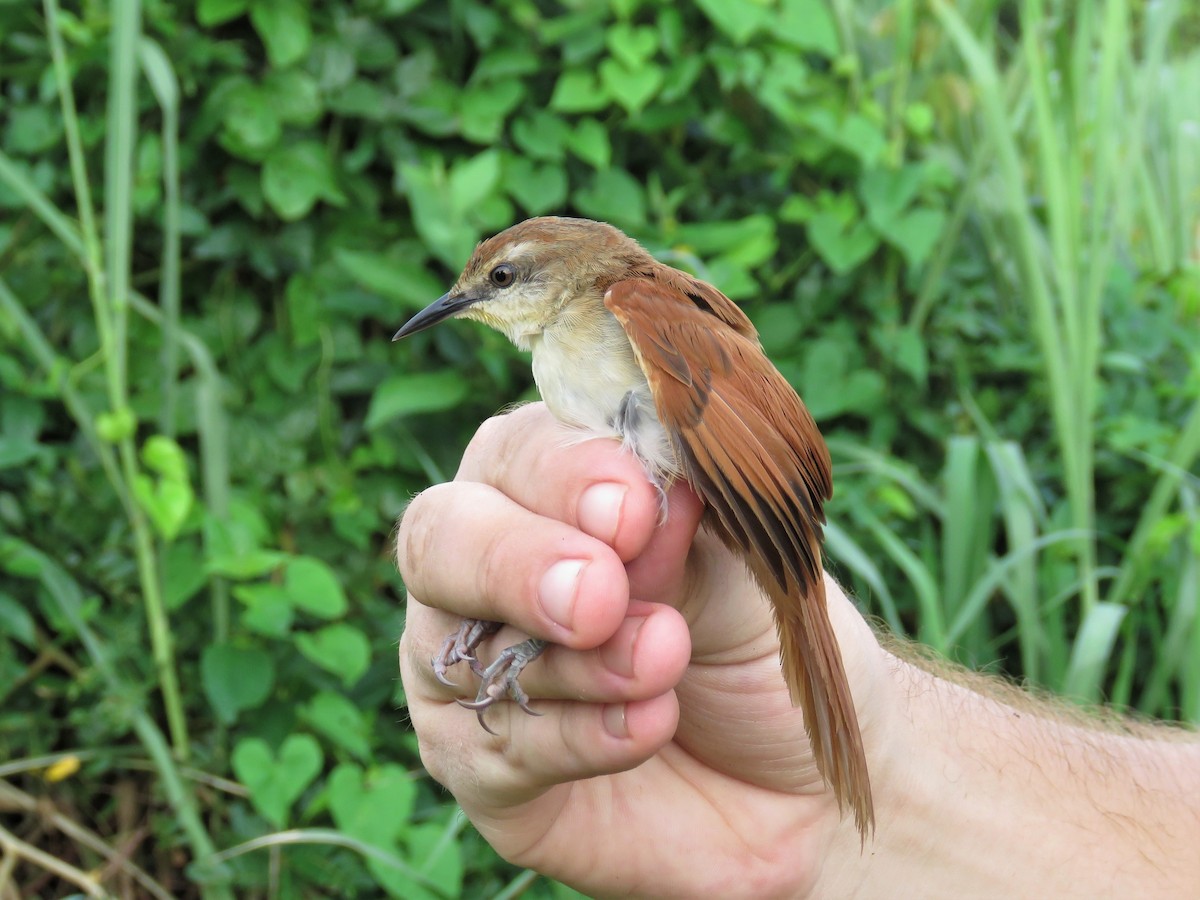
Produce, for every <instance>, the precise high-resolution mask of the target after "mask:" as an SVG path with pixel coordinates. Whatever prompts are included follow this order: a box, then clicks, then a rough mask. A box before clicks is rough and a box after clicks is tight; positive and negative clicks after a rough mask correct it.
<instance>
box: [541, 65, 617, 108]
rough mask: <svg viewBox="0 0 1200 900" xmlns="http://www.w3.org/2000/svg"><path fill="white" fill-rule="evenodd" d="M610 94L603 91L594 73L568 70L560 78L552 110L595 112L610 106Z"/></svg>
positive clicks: (551, 101)
mask: <svg viewBox="0 0 1200 900" xmlns="http://www.w3.org/2000/svg"><path fill="white" fill-rule="evenodd" d="M608 100H609V97H608V92H607V91H605V90H603V89H601V87H600V85H599V84H598V83H597V82H596V76H595V74H593V73H592V72H587V71H584V70H582V69H568V70H567V71H565V72H563V73H562V74H561V75H559V76H558V82H557V83H556V84H555V85H554V93H553V94H552V95H551V96H550V108H551V109H557V110H559V111H560V112H567V113H574V112H595V111H596V110H598V109H604V107H606V106H608Z"/></svg>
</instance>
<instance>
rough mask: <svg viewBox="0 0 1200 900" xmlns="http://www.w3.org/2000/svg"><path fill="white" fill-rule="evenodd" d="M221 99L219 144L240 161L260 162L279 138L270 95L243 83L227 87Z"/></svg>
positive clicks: (281, 129)
mask: <svg viewBox="0 0 1200 900" xmlns="http://www.w3.org/2000/svg"><path fill="white" fill-rule="evenodd" d="M223 99H224V105H223V115H222V119H221V125H222V128H223V131H222V144H223V145H224V146H225V148H226V149H227V150H229V152H231V153H233V154H235V155H237V156H240V157H242V158H243V159H250V160H254V161H258V160H260V159H262V157H263V155H264V154H265V153H266V151H267V150H270V149H271V148H272V147H274V146H275V144H276V143H278V141H279V139H280V137H282V136H283V126H282V125H280V122H279V116H278V115H276V112H275V105H274V104H273V103H272V102H271V97H270V95H269V94H268V93H267V92H265V91H264V90H262V88H260V87H259V86H258V85H256V84H252V83H250V82H249V81H244V80H243V81H240V82H239V83H237V84H236V85H235V86H233V87H232V88H230V89H229V91H228V92H227V93H225V94H224V98H223Z"/></svg>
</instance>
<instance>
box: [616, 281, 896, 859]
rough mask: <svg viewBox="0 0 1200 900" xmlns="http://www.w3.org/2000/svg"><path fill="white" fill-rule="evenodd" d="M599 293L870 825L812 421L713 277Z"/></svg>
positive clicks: (826, 477)
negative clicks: (829, 587) (762, 601)
mask: <svg viewBox="0 0 1200 900" xmlns="http://www.w3.org/2000/svg"><path fill="white" fill-rule="evenodd" d="M604 302H605V305H606V306H607V307H608V309H609V310H610V311H611V312H612V314H613V315H614V316H616V318H617V321H619V322H620V323H621V325H622V326H623V327H624V329H625V333H626V334H627V335H628V336H629V340H630V343H631V344H632V345H633V349H634V353H635V355H636V357H637V359H638V362H639V364H640V365H641V368H642V370H643V371H644V372H645V374H646V378H647V380H648V381H649V383H650V388H651V391H652V392H653V395H654V403H655V408H656V410H657V413H658V418H659V421H660V422H661V423H662V424H663V426H664V427H665V428H666V430H667V432H668V434H670V435H671V439H672V441H673V443H674V444H675V453H676V455H677V457H678V461H679V464H680V467H681V469H682V471H683V473H684V476H685V477H686V478H687V480H688V482H689V483H690V484H691V486H692V487H693V489H695V490H696V492H697V493H698V494H700V496H701V497H702V498H703V499H704V501H705V503H706V504H707V505H708V509H709V513H708V515H709V518H710V521H712V522H713V523H714V524H715V525H716V530H717V531H718V532H719V533H721V536H722V538H723V539H724V540H725V541H726V543H728V544H729V545H730V546H731V547H733V548H735V549H737V550H739V551H740V552H741V553H742V554H743V555H744V556H745V558H746V561H747V563H748V565H749V568H750V570H751V572H752V573H753V574H754V576H755V578H756V580H757V581H758V582H759V584H760V585H761V586H762V588H763V590H764V591H765V592H766V593H767V595H768V596H769V597H770V599H771V602H772V604H773V606H774V609H775V621H776V625H777V626H778V630H779V640H780V648H781V659H782V663H783V671H784V676H785V678H786V680H787V684H788V688H789V690H790V692H791V696H792V702H793V703H795V704H797V705H799V706H800V708H801V709H802V711H803V713H804V722H805V727H806V729H807V731H808V735H809V739H810V740H811V742H812V746H813V753H814V756H815V758H816V761H817V766H818V768H819V769H820V770H821V773H822V774H823V775H824V776H825V778H826V780H827V781H828V782H829V784H830V786H831V787H832V789H833V791H834V793H835V795H836V796H837V799H838V804H839V806H841V807H842V808H843V809H844V808H845V807H846V806H849V807H850V808H851V809H852V810H853V811H854V819H855V823H856V825H857V826H858V828H859V831H860V832H861V833H862V834H863V835H864V837H865V835H866V833H867V831H868V830H869V829H870V828H872V827H873V826H874V810H873V805H872V800H871V788H870V782H869V780H868V775H867V764H866V757H865V755H864V752H863V746H862V737H861V735H860V733H859V728H858V717H857V715H856V714H855V711H854V702H853V699H852V698H851V695H850V688H849V685H848V683H847V681H846V673H845V670H844V668H843V666H842V659H841V654H840V652H839V650H838V644H837V640H836V638H835V637H834V634H833V627H832V625H831V624H830V621H829V615H828V610H827V608H826V602H825V584H824V579H823V570H822V565H821V540H822V526H823V524H824V522H825V516H824V512H823V504H824V502H825V501H826V500H827V499H829V497H830V496H831V494H832V491H833V485H832V480H831V467H830V462H829V453H828V451H827V450H826V447H825V442H824V440H823V439H822V438H821V434H820V432H819V431H818V430H817V426H816V423H815V422H814V421H813V419H812V416H811V415H809V412H808V410H807V409H805V407H804V404H803V403H802V402H801V401H800V398H799V397H798V396H797V395H796V392H795V391H794V390H792V388H791V386H790V385H789V384H788V383H787V381H786V380H785V379H784V378H783V376H782V375H780V374H779V372H778V371H777V370H776V369H775V367H774V366H773V365H771V363H770V361H769V360H768V359H767V357H766V355H765V354H764V353H763V351H762V347H761V346H760V345H759V343H758V337H757V333H756V332H755V330H754V327H753V325H752V324H751V323H750V321H749V319H748V318H746V316H745V314H744V313H743V312H742V311H741V310H740V309H739V308H738V307H737V306H736V305H735V304H734V303H733V302H732V301H731V300H729V299H728V298H727V297H726V296H725V295H724V294H722V293H721V292H720V291H718V290H717V289H716V288H714V287H712V286H711V285H709V284H706V283H704V282H701V281H697V280H695V279H692V278H691V277H690V276H688V275H686V274H684V273H682V272H679V271H677V270H675V269H670V268H667V267H665V266H664V267H662V269H661V270H659V271H656V272H652V273H648V274H647V275H644V276H640V277H636V278H629V279H626V280H623V281H618V282H616V283H615V284H613V285H611V286H610V287H609V289H608V291H607V293H606V294H605V297H604Z"/></svg>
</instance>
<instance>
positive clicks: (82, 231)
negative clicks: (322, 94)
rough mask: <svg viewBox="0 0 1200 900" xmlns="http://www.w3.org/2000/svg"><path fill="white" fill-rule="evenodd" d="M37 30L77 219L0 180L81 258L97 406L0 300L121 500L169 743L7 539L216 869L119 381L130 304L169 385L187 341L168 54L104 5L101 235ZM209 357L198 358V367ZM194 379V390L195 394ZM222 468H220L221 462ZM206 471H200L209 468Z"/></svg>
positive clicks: (76, 132)
mask: <svg viewBox="0 0 1200 900" xmlns="http://www.w3.org/2000/svg"><path fill="white" fill-rule="evenodd" d="M44 12H45V19H46V25H47V36H48V40H49V45H50V51H51V58H52V63H53V71H54V76H55V86H56V89H57V91H58V96H59V99H60V103H61V108H62V116H63V124H64V131H65V135H66V144H67V151H68V155H69V160H70V169H71V178H72V184H73V187H74V194H75V205H76V218H75V219H74V220H73V219H72V218H71V217H70V216H69V215H67V214H66V213H64V212H63V211H62V210H60V209H59V208H58V207H56V206H55V205H54V203H53V202H52V201H51V200H50V199H49V198H48V197H46V196H45V195H44V194H42V193H41V192H40V190H39V189H38V188H37V186H36V185H35V184H34V182H33V181H32V179H30V178H29V177H27V176H26V174H25V173H24V171H23V170H22V169H21V168H20V167H18V166H17V165H15V164H14V163H13V161H12V160H11V159H9V158H8V157H7V156H6V155H5V154H3V153H2V152H0V180H2V181H3V182H4V183H6V184H7V185H8V187H9V188H10V189H12V190H13V191H14V193H16V194H17V196H19V197H21V198H23V199H24V201H25V202H26V204H27V206H28V208H29V209H30V210H31V211H33V212H34V213H35V214H36V215H37V216H38V217H39V218H40V219H41V220H42V222H43V223H44V224H45V225H46V226H47V228H48V229H49V230H50V231H51V232H52V233H53V234H55V235H56V236H57V237H58V238H59V239H60V240H61V241H62V242H63V244H64V245H65V246H66V247H67V249H68V250H69V251H70V252H72V253H73V254H74V255H75V256H76V257H77V258H78V260H79V262H80V266H81V268H82V270H83V272H84V273H85V274H86V278H87V296H88V299H89V301H90V304H91V308H92V313H93V317H94V321H95V326H96V334H97V336H98V338H99V344H100V347H99V359H100V361H101V364H102V366H103V370H104V376H105V378H104V382H105V386H106V401H107V408H105V409H95V408H92V407H91V406H89V405H88V403H87V402H86V401H85V399H84V398H83V397H82V396H81V395H80V393H79V392H78V391H77V390H76V389H75V388H74V387H73V385H72V380H71V377H70V374H69V373H70V372H71V369H72V366H73V365H74V363H73V362H72V361H69V360H65V359H63V358H62V357H61V356H60V354H59V353H58V351H57V350H55V349H54V347H53V346H52V344H51V342H50V341H49V340H48V339H47V337H46V336H45V334H44V333H43V332H42V331H41V330H40V328H39V326H38V324H37V323H36V322H35V320H34V319H33V317H31V316H30V315H28V313H27V312H26V311H25V310H26V306H25V304H24V303H23V302H22V301H21V299H20V298H19V297H18V296H16V294H15V293H14V292H13V291H12V290H11V288H10V287H9V286H8V285H7V284H6V283H5V282H4V281H3V280H2V279H0V308H2V309H3V310H4V312H5V313H6V314H7V315H8V316H9V317H10V319H11V320H12V321H13V322H15V323H16V325H17V327H18V329H19V330H20V332H21V334H22V337H23V339H24V342H25V345H26V347H28V348H29V349H30V351H31V353H32V355H33V357H34V359H35V360H36V361H37V362H38V363H39V364H40V365H41V366H42V367H43V368H44V369H45V371H46V373H47V375H48V376H50V378H51V379H52V380H53V383H54V384H55V385H56V386H57V390H58V391H59V395H60V397H61V399H62V401H63V403H64V405H65V407H66V408H67V410H68V412H69V413H70V414H71V416H72V418H73V419H74V420H75V423H76V425H77V426H78V427H79V429H80V431H81V433H82V434H83V435H84V437H85V439H86V440H87V441H88V443H89V444H90V445H91V447H92V449H93V450H94V452H95V453H96V456H97V458H98V459H99V461H100V464H101V467H102V468H103V470H104V473H105V475H106V477H107V479H108V481H109V483H110V485H111V486H112V488H113V490H114V492H115V494H116V495H117V497H118V498H119V499H120V502H121V507H122V509H123V511H124V514H125V516H126V519H127V521H128V525H129V530H130V534H131V537H132V544H133V546H132V550H133V555H134V557H135V560H136V564H137V572H138V584H139V588H140V593H141V596H142V599H143V609H144V611H145V616H146V623H147V630H148V633H149V637H150V646H151V653H152V657H153V661H154V666H155V672H156V680H157V683H158V687H159V691H160V695H161V697H162V702H163V708H164V711H165V713H166V719H167V723H168V733H169V735H170V740H169V742H168V741H167V740H166V739H165V738H164V736H163V734H162V732H161V731H160V730H159V728H158V726H157V725H156V724H155V722H154V719H153V717H152V716H150V715H149V714H148V713H147V712H146V711H145V710H143V709H142V708H141V706H140V704H139V701H138V700H137V699H136V693H135V691H134V689H133V688H132V682H131V681H129V680H127V679H125V678H124V677H123V676H122V674H121V673H120V671H119V670H118V668H117V665H116V663H115V662H114V660H113V659H112V658H111V654H110V653H109V652H108V650H107V649H106V646H105V644H104V641H103V639H102V638H101V637H100V636H99V635H96V634H94V633H93V632H92V631H91V629H90V628H89V627H88V626H87V625H86V623H85V621H84V620H83V618H82V617H81V616H80V613H79V607H80V603H81V601H82V597H83V593H82V591H81V589H80V588H79V586H78V585H77V584H76V583H75V582H74V581H73V580H72V579H71V577H70V576H69V575H68V574H67V573H66V572H65V571H63V570H62V569H61V568H60V567H59V566H58V565H57V564H55V563H54V562H53V561H51V560H50V559H48V558H46V557H45V556H43V555H42V554H40V553H38V552H37V551H36V550H34V549H33V548H31V547H27V546H24V545H22V544H21V543H20V542H18V541H15V540H14V541H12V542H10V545H9V546H8V547H7V549H8V550H9V551H10V552H12V553H20V554H23V555H24V556H25V557H27V558H28V561H29V569H30V571H31V573H36V576H37V577H38V578H39V580H40V581H41V582H42V583H43V585H44V587H45V589H46V592H47V594H48V596H50V597H51V598H52V599H53V600H54V601H55V602H56V604H57V605H58V607H59V609H60V612H61V614H62V615H63V616H64V618H65V619H66V620H67V621H70V622H71V623H72V625H73V627H74V628H75V631H76V633H77V634H78V635H79V636H80V638H81V640H82V641H83V644H84V646H85V648H86V649H87V651H88V653H89V656H90V657H91V658H92V661H93V663H94V664H95V666H96V667H97V669H98V670H99V671H100V672H101V674H102V675H103V676H104V678H105V680H106V682H107V684H108V688H109V692H110V694H111V695H112V696H113V697H114V698H116V699H119V700H120V701H121V702H122V704H123V705H124V706H125V707H127V709H128V716H129V718H130V721H131V725H132V727H133V730H134V732H135V733H136V734H137V735H138V737H139V739H140V740H141V742H142V744H143V747H144V748H145V750H146V752H147V754H148V755H149V757H150V759H151V760H152V761H153V764H154V766H155V768H156V770H157V773H158V775H159V779H160V783H161V784H162V786H163V788H164V790H165V793H166V796H167V800H168V802H169V803H170V804H171V806H172V807H173V808H174V810H175V812H176V815H177V817H178V821H179V823H180V825H181V826H182V828H183V831H184V834H185V835H186V838H187V839H188V841H189V843H190V845H191V850H192V853H193V856H194V859H195V862H196V865H197V867H198V868H197V871H198V873H201V874H200V880H201V881H202V882H203V881H205V880H207V879H212V878H216V879H217V881H218V882H219V880H220V877H221V874H220V873H221V866H220V865H219V864H218V863H216V862H214V854H215V853H216V848H215V846H214V845H213V842H212V840H211V837H210V836H209V834H208V832H207V830H206V828H205V826H204V824H203V822H202V820H201V817H200V815H199V811H198V805H197V803H196V798H195V795H194V793H193V792H192V789H191V787H190V785H189V784H188V782H187V781H186V780H185V779H184V778H182V777H181V775H180V770H179V767H178V762H180V761H183V760H186V759H187V757H188V754H189V738H188V728H187V718H186V714H185V710H184V705H183V697H182V693H181V691H180V686H179V679H178V675H177V668H176V661H175V656H174V651H173V647H172V635H171V629H170V624H169V621H168V616H167V610H166V606H165V602H164V595H163V583H162V570H163V563H162V547H161V546H160V545H159V544H158V543H157V541H156V536H155V531H154V527H153V524H152V522H151V521H150V518H149V517H148V515H147V512H146V510H145V509H144V508H143V507H142V505H141V503H140V502H139V499H138V495H137V490H136V485H137V484H138V483H139V481H141V480H144V479H145V478H146V473H145V471H144V469H143V467H142V463H141V461H140V460H139V457H138V448H137V444H136V439H137V422H136V419H135V417H134V413H133V411H132V408H131V402H130V387H129V383H128V358H129V352H130V340H129V324H128V323H129V315H130V312H131V310H134V309H135V308H137V310H138V311H139V312H141V313H142V314H144V315H146V316H147V317H149V318H151V319H152V320H155V321H158V322H159V323H160V324H161V325H162V326H163V330H164V334H165V340H164V348H165V349H164V357H163V368H164V383H166V384H168V385H171V384H173V383H174V381H175V379H176V377H177V375H176V370H177V368H178V363H177V361H176V356H177V352H178V351H177V349H176V348H177V347H178V346H179V345H180V344H181V343H186V342H187V336H186V335H183V334H182V333H181V331H180V329H179V327H178V318H179V285H178V273H179V245H178V238H179V229H178V216H179V210H178V197H179V170H178V165H177V155H176V152H175V148H176V146H177V142H178V141H177V132H178V111H177V97H178V91H177V89H174V88H173V84H174V82H173V75H172V74H171V73H170V65H169V62H168V61H167V58H166V56H165V54H164V53H163V52H162V51H161V49H159V48H157V46H155V45H153V44H152V43H151V42H149V41H147V40H146V39H145V38H143V37H142V35H141V10H140V5H139V3H138V2H136V0H122V2H116V3H114V4H113V5H112V11H111V12H112V19H111V24H112V28H111V43H110V53H109V66H108V72H109V82H108V106H107V115H106V132H105V133H106V144H105V157H104V185H105V189H104V197H105V206H104V209H103V234H101V229H100V226H99V224H98V222H99V217H98V216H97V213H96V208H95V204H94V201H93V196H94V191H93V189H92V184H91V182H90V178H89V174H88V170H87V164H86V159H85V154H84V144H83V140H82V138H81V129H80V118H79V115H78V113H77V110H76V107H75V102H74V93H73V81H72V73H71V69H70V64H69V62H68V58H67V54H66V51H65V47H64V41H63V37H62V23H61V14H60V10H59V6H58V3H57V0H44ZM139 62H141V63H142V64H143V65H144V66H145V67H146V68H147V70H148V71H147V74H148V75H149V78H150V81H151V84H152V86H153V87H154V89H155V92H156V95H157V97H158V99H159V101H160V103H161V104H162V108H163V111H164V147H165V150H166V153H167V167H166V181H167V184H166V186H165V194H166V197H167V205H166V223H165V224H166V229H165V231H166V238H167V239H166V242H165V247H166V250H165V252H164V260H163V273H164V278H163V282H162V284H163V288H162V295H161V299H162V310H161V311H159V310H157V309H155V308H154V307H153V306H152V305H151V304H148V303H147V302H146V301H145V300H144V299H143V298H140V297H138V296H137V294H136V293H135V292H134V291H133V289H132V284H131V274H132V261H131V256H132V243H133V213H132V210H133V157H134V149H135V147H136V144H137V129H138V121H137V80H138V77H139ZM188 349H189V352H190V354H191V356H192V358H193V362H194V363H195V364H196V365H197V367H198V368H199V370H200V372H201V378H200V380H201V382H202V383H203V384H205V385H206V386H207V389H208V391H209V393H210V394H211V396H210V397H209V398H208V404H207V406H208V409H207V410H203V409H202V411H201V424H202V427H203V426H204V425H207V426H208V427H210V428H213V427H216V428H220V426H221V420H220V413H219V408H218V409H215V410H214V409H213V405H214V403H215V404H217V405H218V406H219V400H217V399H216V398H217V393H216V373H215V369H214V368H213V366H212V364H211V360H210V359H209V357H208V354H207V351H206V349H205V348H204V347H203V345H202V344H200V343H199V342H197V341H194V339H193V340H192V341H191V343H190V346H189V347H188ZM206 363H207V365H206ZM203 393H204V389H203V388H202V400H203ZM164 396H165V397H166V401H165V406H164V409H163V413H162V417H161V418H162V424H163V431H164V433H169V431H168V429H169V428H170V422H171V420H172V419H173V409H172V407H171V405H170V404H171V403H173V400H174V395H173V391H172V390H170V389H168V390H167V391H166V392H165V394H164ZM217 443H219V445H220V447H219V449H218V448H214V447H213V446H212V442H211V441H210V446H209V448H208V449H209V453H208V454H207V455H208V458H209V459H210V460H214V459H215V460H217V461H218V462H217V463H216V466H217V470H216V472H215V473H213V474H214V477H213V478H212V479H210V480H211V481H212V482H214V483H215V484H216V485H217V486H216V488H215V491H216V492H217V493H218V494H219V493H220V490H221V489H220V483H221V482H222V481H227V471H222V470H221V469H220V467H219V466H220V463H219V461H220V460H223V459H224V453H225V450H224V439H223V437H222V438H221V439H220V440H219V441H218V442H217ZM226 469H227V467H226ZM206 474H209V473H207V472H206ZM204 890H205V894H206V896H212V897H227V896H230V894H229V893H228V891H227V890H226V889H225V888H224V887H222V886H220V885H219V884H218V883H213V884H210V885H209V886H208V887H206V888H205V889H204Z"/></svg>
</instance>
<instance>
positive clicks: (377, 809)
mask: <svg viewBox="0 0 1200 900" xmlns="http://www.w3.org/2000/svg"><path fill="white" fill-rule="evenodd" d="M328 791H329V810H330V812H331V813H332V814H333V821H334V823H335V824H336V825H337V827H338V829H339V830H340V831H343V832H345V833H346V834H349V835H352V836H354V837H356V838H358V839H359V840H361V841H366V842H367V843H370V844H375V845H376V846H380V847H387V848H394V847H395V844H396V841H397V840H398V839H399V838H400V836H401V835H403V834H404V832H405V830H406V828H407V827H408V824H409V818H410V817H411V816H412V813H413V810H414V808H415V807H416V801H417V782H416V781H415V780H414V779H413V777H412V776H411V775H410V774H409V773H408V772H407V771H405V770H404V769H402V768H401V767H400V766H397V765H394V764H389V763H385V764H384V765H382V766H380V767H378V768H377V769H372V770H371V771H370V772H369V773H367V774H364V773H363V770H362V768H361V767H359V766H357V765H355V764H354V763H342V764H341V765H340V766H338V767H337V768H336V769H334V770H333V771H332V772H331V773H330V774H329V781H328Z"/></svg>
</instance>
